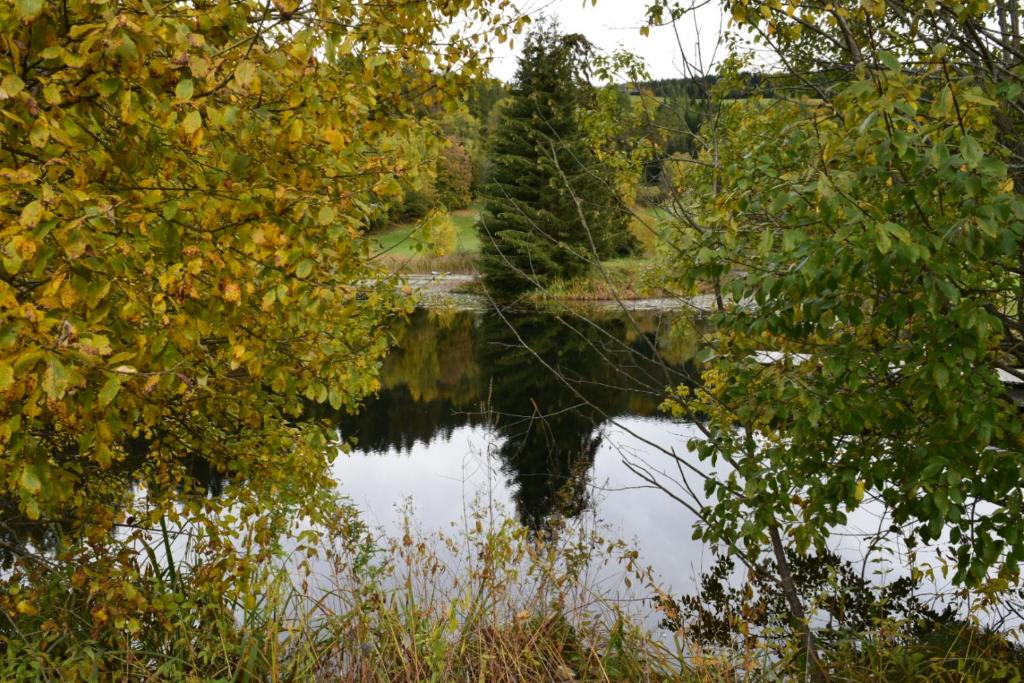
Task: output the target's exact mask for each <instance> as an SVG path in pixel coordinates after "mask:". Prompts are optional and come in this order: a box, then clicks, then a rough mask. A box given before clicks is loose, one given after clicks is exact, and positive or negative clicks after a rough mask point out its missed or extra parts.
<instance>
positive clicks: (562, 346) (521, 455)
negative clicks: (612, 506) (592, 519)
mask: <svg viewBox="0 0 1024 683" xmlns="http://www.w3.org/2000/svg"><path fill="white" fill-rule="evenodd" d="M669 327H670V326H669V325H667V324H666V320H665V319H664V316H663V314H653V313H648V314H642V315H639V316H636V315H635V316H633V318H632V319H631V320H629V321H628V322H627V321H626V320H625V319H624V318H623V317H621V316H603V317H600V318H597V319H594V318H590V319H586V320H584V319H580V318H575V317H572V316H569V317H565V318H560V317H558V316H554V315H552V314H550V313H544V312H540V311H536V310H529V311H519V312H502V313H500V314H499V313H497V312H494V311H491V312H487V313H479V312H467V311H462V312H451V311H447V312H441V313H439V312H436V311H426V310H421V311H417V313H416V314H415V315H413V316H412V318H411V320H410V322H409V324H408V326H407V327H405V328H404V329H402V330H398V331H396V336H397V342H398V343H397V348H396V349H395V351H393V352H392V354H391V356H389V358H388V359H387V361H386V363H385V366H384V368H383V370H382V374H381V377H382V383H383V385H384V388H383V389H382V390H381V392H380V393H379V395H378V396H377V397H375V398H373V399H371V400H370V401H368V402H367V404H366V406H365V408H364V409H363V410H362V411H361V412H360V414H359V415H357V416H339V417H338V419H339V430H340V431H341V433H342V435H343V436H344V437H346V438H352V439H354V440H355V442H356V444H357V447H358V448H359V449H360V450H362V451H364V452H369V453H380V452H385V451H388V450H392V449H393V450H398V451H409V450H410V449H411V448H412V447H413V445H415V444H416V443H417V442H420V443H425V444H429V443H430V442H431V441H433V440H434V439H437V438H444V439H450V438H451V436H452V433H453V431H454V430H455V429H457V428H459V427H463V426H472V425H480V424H484V423H486V424H487V425H488V426H489V427H491V429H492V430H493V438H494V440H495V443H496V444H497V446H498V450H497V454H498V457H499V459H500V461H501V463H502V469H503V470H504V472H505V474H506V475H507V476H508V477H509V479H510V481H511V483H512V484H513V489H514V490H515V502H516V506H517V511H518V514H519V517H520V519H521V521H522V522H523V524H524V525H526V526H528V527H530V528H533V529H539V528H542V527H544V526H545V525H546V524H547V523H548V520H550V519H551V518H552V517H553V516H561V517H573V516H575V515H577V514H579V513H580V512H581V511H583V510H584V509H585V508H586V507H587V505H588V502H589V500H588V484H589V477H590V473H591V471H592V469H593V465H594V458H595V457H596V455H597V452H598V449H599V448H600V446H601V444H602V436H601V434H602V430H601V427H602V425H603V424H605V423H606V422H607V420H608V418H612V417H620V416H626V415H632V416H650V415H656V414H658V405H659V403H660V402H661V399H662V392H663V390H664V388H665V387H666V386H668V385H669V384H671V383H678V382H679V381H682V379H681V378H682V377H683V376H684V375H683V374H681V373H680V370H679V367H675V366H671V367H670V366H667V365H665V364H664V363H663V362H662V359H661V354H659V353H658V351H657V349H658V348H659V345H664V344H663V340H662V339H660V337H659V334H660V333H662V332H663V331H665V330H667V329H669ZM673 343H675V342H674V341H673ZM676 346H679V345H678V344H676ZM679 348H682V347H679ZM679 348H677V349H676V350H675V353H674V354H673V353H669V354H668V355H669V356H670V357H672V358H673V360H676V361H677V362H682V361H683V360H685V358H687V357H688V350H686V349H684V350H683V351H680V350H679ZM666 350H667V349H666Z"/></svg>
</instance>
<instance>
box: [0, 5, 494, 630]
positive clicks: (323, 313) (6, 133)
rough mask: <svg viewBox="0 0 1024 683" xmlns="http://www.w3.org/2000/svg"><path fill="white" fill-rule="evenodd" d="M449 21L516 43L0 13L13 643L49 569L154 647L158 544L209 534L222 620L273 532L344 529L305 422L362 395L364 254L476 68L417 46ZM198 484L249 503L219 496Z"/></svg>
mask: <svg viewBox="0 0 1024 683" xmlns="http://www.w3.org/2000/svg"><path fill="white" fill-rule="evenodd" d="M457 19H458V20H459V21H462V20H469V21H476V22H479V23H480V24H483V27H484V28H485V29H489V30H492V31H494V32H497V33H498V34H500V35H502V36H503V35H505V33H506V32H507V31H508V29H509V27H508V25H507V24H506V23H505V22H506V21H507V17H506V16H505V15H504V14H503V13H502V12H501V10H500V8H492V7H491V6H490V4H489V3H486V2H483V1H482V0H457V1H456V2H445V3H441V4H438V3H411V4H408V3H407V4H402V5H398V6H390V5H389V6H384V5H380V4H378V3H367V2H357V3H350V2H334V1H331V0H325V1H323V2H313V3H302V4H300V3H298V2H287V1H286V2H275V3H262V2H250V1H238V2H222V3H206V2H200V3H193V4H182V3H171V4H162V5H158V6H153V5H151V4H150V3H147V2H145V1H144V0H143V1H136V0H127V1H126V2H120V3H117V4H109V3H91V2H79V1H77V0H72V1H71V2H50V1H43V0H37V1H34V2H18V3H8V4H5V5H4V7H3V8H0V26H2V28H3V35H4V41H3V43H2V47H0V83H2V85H0V109H2V113H3V118H2V120H0V121H2V122H0V178H2V185H0V212H2V214H3V221H2V227H0V252H2V254H0V256H2V262H0V265H2V272H0V394H2V396H3V401H2V402H0V485H2V486H3V491H2V494H3V496H4V497H5V501H7V504H5V505H4V509H5V511H6V512H7V518H6V519H5V520H4V522H5V523H4V526H3V528H4V529H5V533H4V536H3V543H4V547H5V548H6V549H7V550H8V551H9V559H11V560H13V561H15V562H16V566H15V571H14V572H13V573H12V574H9V575H8V577H7V581H6V587H7V588H8V589H9V591H8V592H7V593H5V595H4V597H3V600H2V601H3V606H4V608H5V611H6V613H7V614H8V616H10V617H11V619H12V621H11V624H10V625H11V626H12V627H13V628H15V629H16V628H17V626H16V624H17V620H18V619H20V618H27V617H30V616H31V615H32V613H33V610H34V609H35V608H34V607H33V599H32V597H31V596H32V592H31V591H32V590H37V589H38V590H40V591H43V592H45V585H44V584H45V580H46V578H47V575H48V574H49V573H50V571H51V563H52V562H54V561H56V562H59V563H61V566H71V567H75V566H77V567H79V568H80V573H76V574H75V575H74V578H73V580H74V581H76V582H78V581H80V582H82V583H81V584H80V585H79V587H81V588H82V589H83V591H84V593H83V603H82V604H81V606H80V609H79V611H78V614H79V615H91V616H89V617H88V621H89V622H91V623H92V624H93V625H95V626H96V627H97V628H99V627H100V626H103V625H105V624H106V623H107V622H106V620H107V619H109V620H110V623H112V624H114V623H115V622H116V626H115V627H114V629H113V631H109V630H108V631H104V632H105V633H108V634H109V633H118V632H120V633H121V634H128V635H125V636H124V637H130V634H132V633H134V632H135V631H134V625H135V624H137V622H138V619H137V618H136V616H132V615H141V614H148V615H150V616H152V618H154V619H156V620H157V622H160V619H163V618H165V616H166V615H167V614H168V613H169V611H173V608H174V604H175V602H174V600H173V599H170V600H168V599H164V598H163V597H160V596H156V597H153V596H150V595H146V594H145V593H144V592H140V591H139V590H138V589H137V585H138V582H135V578H137V577H138V576H139V574H140V572H141V571H142V569H141V568H140V566H139V565H138V558H137V555H136V554H135V553H133V552H127V551H125V549H126V548H129V547H131V544H132V543H133V542H136V541H141V540H142V539H144V538H145V537H146V533H148V531H147V530H148V529H150V528H152V527H155V526H156V525H157V524H158V523H161V524H162V523H164V521H166V520H170V521H171V522H172V523H173V522H178V521H180V522H181V523H182V524H184V523H186V522H188V523H196V524H199V525H200V527H201V528H202V530H201V531H198V532H193V533H198V534H199V537H200V538H202V539H203V540H202V543H203V544H204V547H205V549H206V550H208V551H209V552H210V556H211V557H212V558H215V559H213V560H211V561H210V562H209V564H208V567H207V568H206V569H204V570H203V572H202V573H201V577H204V578H205V579H206V580H207V583H206V585H205V587H204V588H203V590H204V591H206V594H208V595H213V594H217V595H220V594H222V593H225V592H227V593H228V594H242V593H246V592H247V591H250V590H255V591H258V584H253V585H252V586H250V585H249V583H248V582H247V581H246V577H247V576H248V574H247V572H248V571H249V570H248V569H247V567H248V564H247V563H248V562H249V561H250V558H252V559H251V561H252V562H256V561H258V558H259V557H261V556H265V555H266V554H268V553H272V552H273V551H274V550H275V548H276V541H275V538H276V534H277V533H278V532H280V531H281V530H282V528H283V526H282V525H283V524H284V523H285V518H286V513H294V512H295V511H296V510H299V511H301V513H302V514H303V515H306V516H307V517H308V521H311V522H313V523H323V524H330V523H331V522H332V519H333V518H334V517H336V515H334V512H333V511H334V510H335V509H336V508H335V507H334V505H333V504H334V499H333V496H332V495H331V491H332V484H331V482H330V480H329V479H328V478H327V475H326V464H327V459H326V458H325V456H324V453H325V452H326V450H327V449H326V446H327V444H328V441H329V440H330V439H332V438H333V436H332V434H331V433H330V431H329V430H327V429H325V428H323V427H322V426H318V425H316V424H313V423H310V422H305V423H302V422H298V421H297V418H299V417H300V416H301V415H302V414H303V412H304V407H305V405H306V404H307V403H309V402H312V403H323V404H330V405H331V406H332V407H334V408H335V409H341V410H351V409H354V408H355V407H356V406H357V405H358V403H359V402H360V400H361V399H362V398H363V397H364V396H365V395H366V394H367V393H368V392H372V391H374V390H375V389H376V388H377V387H378V386H379V383H378V380H377V377H376V369H377V363H378V361H379V359H380V357H381V356H382V354H383V353H384V351H385V349H386V337H385V335H384V324H385V322H386V321H387V319H388V318H390V317H393V316H395V315H400V314H403V313H404V312H405V311H407V310H408V307H409V302H408V301H406V300H405V299H404V298H403V297H401V296H400V295H399V294H398V293H396V291H395V288H394V283H393V282H392V281H391V280H390V279H389V278H387V277H384V276H383V275H382V274H381V273H379V272H376V271H375V270H374V269H373V268H372V267H371V265H370V264H369V263H368V261H367V259H366V256H367V255H366V253H365V249H366V248H367V247H366V245H365V244H364V243H363V242H362V241H360V240H358V239H357V238H358V237H359V235H360V233H361V231H362V230H363V229H364V227H365V226H366V225H367V224H368V223H369V222H370V221H371V220H373V219H374V217H375V216H376V215H377V214H378V213H379V212H380V211H381V207H383V206H384V205H386V204H387V202H388V201H389V199H390V198H393V197H396V196H398V194H399V192H400V189H399V182H398V181H399V179H400V178H401V177H403V175H405V174H407V173H408V172H409V169H410V168H411V167H413V166H414V165H415V163H416V162H417V161H418V160H417V159H415V158H411V157H410V155H409V154H408V153H407V152H408V151H409V150H412V149H426V150H429V149H431V147H430V144H431V143H430V141H431V140H432V139H434V136H432V135H430V131H429V130H428V129H427V128H425V127H424V126H423V125H421V122H420V118H421V117H420V115H419V111H418V108H419V107H420V106H427V107H430V106H434V105H436V104H440V105H445V104H448V105H450V106H455V104H456V100H457V97H458V95H459V92H460V89H461V88H463V87H464V85H465V83H466V80H467V79H468V78H469V77H471V75H472V74H473V73H474V72H475V71H476V70H478V69H479V67H480V66H481V65H482V60H483V59H484V54H483V53H482V52H481V51H480V49H479V47H478V45H477V43H478V42H479V41H480V40H482V38H483V36H481V35H479V34H475V33H472V32H471V31H467V32H465V33H464V34H463V37H458V36H455V37H453V38H451V39H450V40H449V41H448V43H447V44H446V45H445V46H444V47H438V46H437V45H436V44H435V40H434V39H435V35H436V32H437V31H438V30H440V29H441V28H443V27H444V26H446V25H448V24H449V23H450V22H451V21H455V20H457ZM197 463H201V464H202V466H203V467H204V468H207V469H209V470H211V471H213V472H215V473H217V474H218V475H220V476H228V477H230V478H232V479H233V480H234V481H236V482H241V481H244V482H245V484H244V485H238V486H230V487H229V489H228V490H227V492H226V493H227V494H228V495H226V496H225V497H224V498H222V499H219V500H214V499H210V498H208V497H207V495H206V494H207V489H206V487H205V486H203V485H201V484H199V483H198V482H196V480H195V479H194V477H193V476H192V475H191V470H192V468H193V467H195V466H196V464H197ZM297 474H298V475H301V476H295V475H297ZM172 503H174V504H173V505H172ZM226 509H230V510H231V512H232V514H231V515H228V514H220V513H223V512H224V511H225V510H226ZM57 521H59V522H60V524H59V525H58V524H56V522H57ZM39 529H45V530H46V531H45V532H43V533H36V532H35V531H33V530H39ZM114 529H120V530H121V531H123V532H124V533H121V534H118V535H116V536H112V535H111V534H110V532H111V531H113V530H114ZM236 544H237V545H236ZM239 549H244V550H245V551H247V552H242V553H238V554H236V552H237V551H238V550H239ZM169 551H170V548H168V552H169ZM76 585H78V584H76ZM33 586H35V588H33ZM250 595H251V594H250ZM196 599H199V597H197V598H196ZM101 604H105V606H104V607H103V608H102V615H105V616H102V615H101V612H99V611H97V610H98V609H100V606H101ZM161 614H162V615H164V617H161V616H159V615H161ZM115 615H116V619H115ZM139 618H141V617H139ZM132 619H135V621H132ZM61 628H62V624H61V623H60V622H57V623H56V624H55V629H56V630H55V631H54V638H57V637H58V635H59V633H60V630H61ZM125 629H127V630H125Z"/></svg>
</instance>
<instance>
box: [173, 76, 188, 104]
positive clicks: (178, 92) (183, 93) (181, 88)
mask: <svg viewBox="0 0 1024 683" xmlns="http://www.w3.org/2000/svg"><path fill="white" fill-rule="evenodd" d="M174 96H175V97H177V98H178V99H179V100H182V101H188V100H191V99H192V79H191V78H183V79H182V80H180V81H178V86H177V87H176V88H175V89H174Z"/></svg>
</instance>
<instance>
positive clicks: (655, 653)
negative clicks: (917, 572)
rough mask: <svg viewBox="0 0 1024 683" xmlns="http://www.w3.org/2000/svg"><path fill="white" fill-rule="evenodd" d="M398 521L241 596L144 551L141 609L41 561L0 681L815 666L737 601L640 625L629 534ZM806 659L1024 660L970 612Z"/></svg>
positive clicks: (804, 674) (845, 676) (691, 677)
mask: <svg viewBox="0 0 1024 683" xmlns="http://www.w3.org/2000/svg"><path fill="white" fill-rule="evenodd" d="M409 520H411V517H407V522H406V526H405V530H404V533H402V534H401V536H400V537H394V538H385V539H381V540H377V539H375V538H373V537H371V536H370V535H368V534H367V533H366V532H365V529H363V528H361V527H360V526H359V525H358V524H354V525H352V526H351V527H349V528H350V532H349V533H348V534H347V537H344V538H341V537H334V538H332V539H331V541H330V543H331V544H330V545H329V546H328V545H321V546H320V549H319V551H318V552H317V553H316V555H315V556H314V557H312V558H310V557H307V556H303V557H297V556H292V557H289V558H281V560H280V561H279V562H277V563H273V564H266V565H260V566H258V567H254V568H252V570H251V571H249V572H247V573H246V575H245V576H244V577H235V580H236V582H244V587H245V589H246V590H245V595H246V596H247V597H238V596H237V594H236V593H234V592H231V593H228V592H225V591H224V590H223V587H222V586H220V584H218V583H217V581H211V578H210V576H211V575H210V570H211V568H212V567H211V566H210V565H209V564H207V563H206V562H205V560H208V559H209V558H203V557H184V558H178V559H177V560H175V571H174V572H173V578H172V579H168V578H167V573H166V572H163V571H154V569H153V567H152V565H149V566H147V565H145V564H144V563H143V564H142V565H140V568H142V569H141V571H140V572H139V573H129V574H126V575H124V576H123V577H121V578H120V580H121V581H122V582H123V589H122V590H124V591H131V592H132V594H133V595H135V596H136V597H137V599H138V603H139V605H140V612H144V611H148V612H149V613H150V614H151V616H149V617H141V618H138V619H137V618H136V617H135V616H133V615H131V614H121V615H115V614H113V613H107V611H106V610H107V609H109V605H107V604H103V603H99V602H97V603H95V604H93V605H92V606H91V608H90V606H89V605H88V604H87V603H86V604H77V603H76V599H77V598H78V597H82V596H89V595H91V594H90V593H89V590H88V586H82V585H79V584H78V583H76V581H77V580H76V578H75V573H74V572H67V573H64V572H61V571H59V570H57V571H54V572H53V573H52V576H51V580H52V581H53V591H52V592H51V593H50V594H49V597H48V598H46V599H44V600H41V601H38V602H36V603H34V604H32V605H24V606H19V608H18V609H19V611H21V612H22V615H21V617H20V618H18V619H17V620H16V621H15V620H12V619H11V617H10V616H8V617H7V619H5V620H4V621H3V622H2V625H0V646H2V653H3V654H2V655H0V680H5V681H23V680H24V681H37V680H73V681H107V680H116V681H168V680H171V681H353V682H356V681H358V682H363V681H366V682H371V681H408V682H410V683H411V682H413V681H466V682H476V681H493V682H497V683H504V682H508V683H512V682H517V683H518V682H522V681H531V682H532V681H538V682H546V681H551V682H556V681H557V682H559V683H563V682H564V683H569V682H572V681H604V682H608V683H610V682H613V681H615V682H618V681H622V682H627V681H629V682H632V681H659V682H665V683H671V682H680V683H683V682H685V683H691V682H694V683H695V682H702V683H703V682H707V683H710V682H712V681H737V680H750V681H758V680H765V681H768V680H773V681H794V680H811V679H812V678H816V677H813V676H811V675H810V673H811V672H810V671H809V670H808V668H807V665H806V664H805V663H804V660H803V659H802V657H801V656H800V645H799V644H798V643H795V642H789V641H788V640H787V638H786V635H785V633H784V632H775V631H772V632H762V633H761V636H759V637H753V638H752V637H750V636H751V635H752V634H755V633H757V632H758V629H759V628H761V627H760V626H757V625H756V621H751V622H749V623H748V622H747V621H745V620H744V619H745V617H743V616H742V615H741V614H739V613H737V614H734V615H733V616H732V617H729V618H730V624H731V629H732V632H731V634H730V633H728V632H727V633H724V634H718V635H715V636H714V637H713V638H712V639H710V640H708V639H704V640H696V639H692V638H690V637H689V632H688V630H687V627H686V626H679V625H675V626H672V627H670V628H672V629H674V630H673V631H669V630H660V631H654V632H652V631H650V630H648V629H647V628H645V626H644V625H643V624H642V621H641V620H642V619H643V617H644V613H643V609H649V606H651V605H655V604H659V603H660V602H661V601H660V600H658V598H659V597H661V596H663V595H664V594H663V593H662V592H661V591H660V589H659V588H658V587H657V586H656V585H654V584H653V583H651V581H650V577H649V575H648V574H647V573H646V572H645V571H643V570H642V569H640V568H639V567H638V566H637V560H636V557H637V556H636V554H635V553H633V552H632V551H631V550H630V549H629V548H628V547H627V546H626V545H625V544H623V543H620V542H614V541H608V540H607V539H604V538H601V537H599V536H598V535H596V534H595V533H594V532H593V531H592V530H585V529H580V528H570V527H564V528H561V529H560V530H559V531H558V532H557V533H553V534H543V535H537V534H536V533H532V532H529V531H527V530H526V529H524V528H523V527H521V526H520V525H519V524H518V523H516V522H514V521H511V520H507V519H506V520H505V521H497V522H492V521H491V520H492V518H491V516H490V515H489V514H486V513H482V512H479V511H477V512H472V513H470V516H469V518H468V519H466V520H464V526H463V529H464V530H463V531H461V532H453V533H451V534H442V533H437V534H425V533H422V532H420V531H418V530H417V529H416V528H415V527H414V526H412V523H411V521H409ZM159 542H160V541H159V539H158V543H159ZM323 543H326V542H323ZM161 561H162V560H161V559H158V558H157V557H156V556H155V555H154V556H152V560H151V562H153V563H156V564H160V563H161ZM303 564H306V565H307V571H302V570H301V567H302V566H303ZM168 566H169V565H168ZM601 566H604V567H607V566H611V567H618V568H619V570H620V573H619V576H620V581H621V582H622V585H626V586H629V584H628V583H626V581H627V580H631V581H632V592H629V593H623V592H620V591H618V590H617V586H616V585H615V584H610V583H609V581H608V579H607V574H606V575H605V578H603V579H599V578H598V577H597V575H598V572H595V571H594V568H595V567H601ZM167 568H168V567H166V566H165V567H163V569H167ZM157 569H158V570H159V569H160V568H159V567H158V568H157ZM618 588H621V586H618ZM637 595H641V596H648V597H649V598H650V600H644V601H638V600H636V599H635V597H631V596H637ZM232 596H234V597H232ZM623 596H625V597H626V598H627V599H623ZM88 599H92V598H87V600H88ZM645 605H646V606H647V607H645ZM152 615H159V616H152ZM661 615H662V616H664V617H665V618H666V619H670V618H671V612H670V611H667V610H666V611H662V612H661ZM746 619H750V620H754V619H756V614H753V613H751V614H750V615H747V617H746ZM752 643H753V644H752ZM820 657H821V660H822V662H823V664H824V666H825V668H826V672H825V673H826V678H827V679H828V680H835V681H865V682H866V681H881V680H901V681H919V680H920V681H926V680H929V681H930V680H942V681H1010V680H1020V674H1021V671H1022V664H1024V655H1022V653H1021V650H1020V648H1019V647H1018V646H1016V645H1013V644H1011V643H1009V642H1008V641H1007V640H1006V639H1005V638H1004V637H1002V636H1000V635H998V634H993V633H991V632H985V631H983V630H982V629H979V628H977V627H975V626H971V625H968V624H967V623H966V622H950V623H948V624H947V623H945V622H943V623H933V624H931V625H928V624H924V625H922V624H917V623H913V622H910V621H906V622H903V623H900V622H892V621H880V622H878V623H877V624H875V625H873V626H871V627H870V628H869V629H868V630H867V631H864V632H851V633H848V634H844V635H843V637H842V638H841V639H839V640H838V641H836V642H832V643H823V644H822V651H821V654H820Z"/></svg>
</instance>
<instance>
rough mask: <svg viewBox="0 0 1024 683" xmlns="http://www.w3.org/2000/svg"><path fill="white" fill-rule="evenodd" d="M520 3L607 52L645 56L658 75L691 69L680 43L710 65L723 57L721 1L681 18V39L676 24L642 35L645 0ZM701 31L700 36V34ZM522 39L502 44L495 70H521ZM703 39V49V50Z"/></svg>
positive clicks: (505, 75) (502, 73)
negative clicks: (518, 63) (518, 65)
mask: <svg viewBox="0 0 1024 683" xmlns="http://www.w3.org/2000/svg"><path fill="white" fill-rule="evenodd" d="M517 4H518V6H519V7H520V8H521V9H523V10H524V11H526V12H528V13H529V14H530V15H531V16H533V17H539V16H540V15H541V14H547V15H548V16H553V17H557V19H558V21H559V23H560V24H561V27H562V30H563V31H564V32H566V33H582V34H584V35H585V36H586V37H587V38H588V39H589V40H590V42H592V43H594V44H595V45H596V46H597V47H598V48H600V49H601V50H604V51H606V52H611V51H614V50H616V49H619V48H624V49H626V50H628V51H630V52H632V53H634V54H636V55H639V56H640V57H641V58H643V60H644V62H645V63H646V64H647V69H648V71H649V72H650V74H651V76H652V77H653V78H676V77H680V76H685V75H687V74H686V73H685V69H684V64H683V60H682V59H681V57H680V49H679V48H680V43H681V44H682V47H683V49H684V50H685V52H686V57H687V58H688V59H689V60H690V61H691V62H696V61H697V59H698V57H700V58H701V59H702V60H703V63H704V64H705V66H706V65H707V64H708V63H709V62H711V61H712V59H713V57H716V58H717V60H720V59H721V58H722V57H724V56H725V55H724V48H722V47H719V48H718V50H717V55H716V54H715V52H716V51H715V46H716V43H717V42H718V36H719V33H720V31H721V30H723V29H724V28H725V23H724V21H723V20H722V14H721V10H720V8H719V6H718V5H717V4H716V3H711V4H709V5H708V6H706V7H704V8H702V9H700V10H698V11H697V12H696V13H695V14H694V15H693V16H692V17H687V18H684V19H682V20H681V21H680V23H679V24H678V31H679V40H678V41H677V39H676V32H675V31H673V29H672V28H671V27H660V28H652V29H651V34H650V36H649V37H647V38H645V37H643V36H642V35H640V27H641V26H643V25H644V24H645V23H646V22H645V21H644V16H645V13H644V10H645V8H646V6H647V2H645V0H598V2H597V5H596V6H594V5H592V4H591V1H590V0H520V1H519V2H518V3H517ZM698 36H699V40H698ZM519 42H520V41H519V40H517V41H516V46H515V50H509V49H508V48H507V46H499V47H498V49H497V53H496V56H495V60H494V64H493V66H492V67H491V72H492V73H493V74H494V75H495V76H497V77H498V78H500V79H502V80H505V81H508V80H511V78H512V76H513V74H515V70H516V58H517V56H518V52H519ZM698 45H700V50H698V49H697V48H698Z"/></svg>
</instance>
